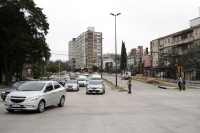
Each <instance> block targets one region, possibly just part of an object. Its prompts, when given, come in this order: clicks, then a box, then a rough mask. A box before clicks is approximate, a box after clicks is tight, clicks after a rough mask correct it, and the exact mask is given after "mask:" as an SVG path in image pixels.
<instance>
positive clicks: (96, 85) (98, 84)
mask: <svg viewBox="0 0 200 133" xmlns="http://www.w3.org/2000/svg"><path fill="white" fill-rule="evenodd" d="M90 93H100V94H104V93H105V85H104V83H103V81H101V80H91V81H90V83H89V84H88V86H87V87H86V94H90Z"/></svg>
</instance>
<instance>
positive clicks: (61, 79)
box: [55, 78, 65, 81]
mask: <svg viewBox="0 0 200 133" xmlns="http://www.w3.org/2000/svg"><path fill="white" fill-rule="evenodd" d="M63 80H65V78H55V81H63Z"/></svg>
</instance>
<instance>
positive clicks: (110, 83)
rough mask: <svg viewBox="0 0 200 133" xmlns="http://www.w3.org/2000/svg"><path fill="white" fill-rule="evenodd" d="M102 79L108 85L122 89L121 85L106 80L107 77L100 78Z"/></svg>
mask: <svg viewBox="0 0 200 133" xmlns="http://www.w3.org/2000/svg"><path fill="white" fill-rule="evenodd" d="M102 80H104V81H105V82H106V83H108V84H109V85H111V86H112V87H114V88H115V89H120V90H122V89H123V87H121V86H116V85H115V84H114V83H113V82H111V81H109V80H107V79H105V78H102Z"/></svg>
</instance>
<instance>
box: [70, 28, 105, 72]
mask: <svg viewBox="0 0 200 133" xmlns="http://www.w3.org/2000/svg"><path fill="white" fill-rule="evenodd" d="M74 46H75V51H76V57H75V59H76V63H75V68H76V69H85V68H90V69H92V66H97V67H98V68H100V67H101V58H102V50H103V48H102V32H95V28H94V27H88V28H87V31H86V32H83V33H82V34H80V35H79V36H78V37H77V38H76V41H75V44H74Z"/></svg>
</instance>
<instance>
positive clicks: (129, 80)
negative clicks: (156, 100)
mask: <svg viewBox="0 0 200 133" xmlns="http://www.w3.org/2000/svg"><path fill="white" fill-rule="evenodd" d="M127 84H128V94H131V85H132V83H131V78H130V77H129V78H128V83H127Z"/></svg>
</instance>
